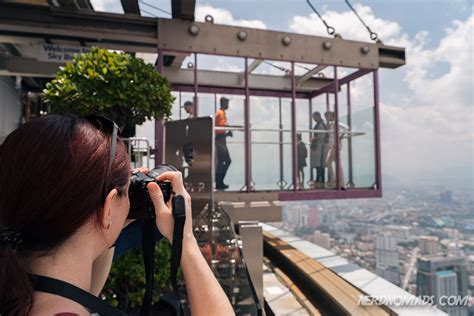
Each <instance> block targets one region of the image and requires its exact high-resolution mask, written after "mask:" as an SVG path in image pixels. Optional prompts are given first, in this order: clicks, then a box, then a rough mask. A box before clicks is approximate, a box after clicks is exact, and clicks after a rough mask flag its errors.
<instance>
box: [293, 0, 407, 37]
mask: <svg viewBox="0 0 474 316" xmlns="http://www.w3.org/2000/svg"><path fill="white" fill-rule="evenodd" d="M355 9H356V10H357V13H358V14H359V15H360V16H361V18H362V19H363V20H364V21H365V22H366V24H367V25H369V26H370V28H371V30H372V31H375V32H376V33H377V34H378V36H379V38H380V39H382V41H383V42H384V43H385V42H387V43H391V44H395V43H396V42H399V41H400V32H401V27H400V25H399V24H398V23H397V22H393V21H387V20H383V19H380V18H377V17H376V16H375V15H374V13H373V11H372V9H371V8H370V7H369V6H364V5H360V4H356V5H355ZM323 18H324V20H325V21H326V22H327V23H328V24H329V25H330V26H332V27H334V28H335V29H336V32H337V33H339V34H341V35H342V37H343V38H344V39H351V40H359V41H365V42H368V41H370V37H369V32H368V31H367V29H366V28H365V27H364V26H363V25H362V23H360V21H359V20H358V19H357V17H356V16H355V14H354V13H353V12H351V11H345V12H336V11H331V10H328V11H325V12H324V14H323ZM290 30H291V31H292V32H295V33H303V34H312V35H318V36H329V35H328V33H327V32H326V28H325V26H324V24H322V22H321V21H320V19H319V18H318V16H317V15H316V14H315V13H311V14H310V15H308V16H299V15H297V16H294V17H293V18H292V19H291V21H290Z"/></svg>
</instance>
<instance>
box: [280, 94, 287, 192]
mask: <svg viewBox="0 0 474 316" xmlns="http://www.w3.org/2000/svg"><path fill="white" fill-rule="evenodd" d="M278 108H279V120H280V132H279V133H278V134H279V136H280V137H279V139H280V146H279V147H280V190H283V188H284V187H285V184H284V180H283V178H284V169H283V132H282V129H283V121H282V109H281V97H279V98H278Z"/></svg>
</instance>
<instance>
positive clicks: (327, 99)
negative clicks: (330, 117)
mask: <svg viewBox="0 0 474 316" xmlns="http://www.w3.org/2000/svg"><path fill="white" fill-rule="evenodd" d="M328 111H329V93H327V92H326V112H328Z"/></svg>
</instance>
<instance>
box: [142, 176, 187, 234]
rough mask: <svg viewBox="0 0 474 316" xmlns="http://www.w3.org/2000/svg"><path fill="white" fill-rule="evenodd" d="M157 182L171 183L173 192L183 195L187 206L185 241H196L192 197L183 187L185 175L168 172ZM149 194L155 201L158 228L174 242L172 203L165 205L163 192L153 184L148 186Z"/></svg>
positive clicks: (158, 178) (159, 177)
mask: <svg viewBox="0 0 474 316" xmlns="http://www.w3.org/2000/svg"><path fill="white" fill-rule="evenodd" d="M156 180H157V181H169V182H171V187H172V188H173V192H174V193H176V194H179V195H181V196H182V197H183V198H184V200H185V205H186V222H185V224H184V232H183V240H186V239H191V240H194V235H193V223H192V212H191V197H190V196H189V193H188V192H187V191H186V189H185V188H184V185H183V175H182V174H181V172H179V171H174V172H172V171H168V172H164V173H162V174H161V175H159V176H158V177H157V178H156ZM147 187H148V192H149V193H150V198H151V200H152V201H153V205H154V207H155V213H156V226H157V227H158V230H159V231H160V232H161V234H162V235H163V236H165V237H166V239H168V240H169V241H170V242H172V241H173V229H174V218H173V214H172V212H171V203H170V202H169V203H168V205H167V204H166V203H165V201H164V198H163V192H161V189H160V187H159V186H158V185H157V184H156V183H154V182H152V183H149V184H148V186H147Z"/></svg>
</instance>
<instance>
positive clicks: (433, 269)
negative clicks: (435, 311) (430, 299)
mask: <svg viewBox="0 0 474 316" xmlns="http://www.w3.org/2000/svg"><path fill="white" fill-rule="evenodd" d="M417 267H418V272H417V275H416V285H417V295H427V296H434V303H435V304H436V305H438V307H439V308H440V309H442V310H444V311H445V312H447V313H448V314H449V315H450V316H467V315H468V307H467V306H464V305H461V306H454V305H447V304H446V303H447V302H446V297H458V299H462V298H463V297H465V296H466V295H467V286H468V277H467V271H466V269H467V261H466V260H465V258H463V257H444V256H425V257H421V258H418V262H417ZM443 297H444V299H443Z"/></svg>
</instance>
